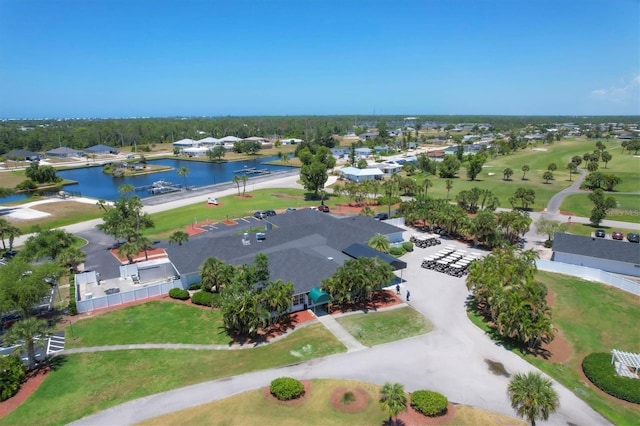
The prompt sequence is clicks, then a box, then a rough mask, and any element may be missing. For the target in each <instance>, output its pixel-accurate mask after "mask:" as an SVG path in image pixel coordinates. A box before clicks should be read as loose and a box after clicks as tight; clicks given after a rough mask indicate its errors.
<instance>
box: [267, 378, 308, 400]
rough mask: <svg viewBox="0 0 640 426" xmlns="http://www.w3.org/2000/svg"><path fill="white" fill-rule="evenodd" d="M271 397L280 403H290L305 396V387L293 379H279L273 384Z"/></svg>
mask: <svg viewBox="0 0 640 426" xmlns="http://www.w3.org/2000/svg"><path fill="white" fill-rule="evenodd" d="M269 390H270V391H271V395H273V396H275V397H276V398H278V399H279V400H280V401H289V400H291V399H297V398H300V397H301V396H302V395H304V385H303V384H302V382H301V381H300V380H296V379H294V378H293V377H279V378H277V379H274V380H273V381H272V382H271V386H270V388H269Z"/></svg>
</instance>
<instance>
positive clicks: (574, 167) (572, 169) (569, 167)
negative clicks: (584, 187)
mask: <svg viewBox="0 0 640 426" xmlns="http://www.w3.org/2000/svg"><path fill="white" fill-rule="evenodd" d="M567 170H569V182H571V181H572V179H571V176H573V174H574V173H578V166H577V165H576V163H573V162H571V163H569V164H567Z"/></svg>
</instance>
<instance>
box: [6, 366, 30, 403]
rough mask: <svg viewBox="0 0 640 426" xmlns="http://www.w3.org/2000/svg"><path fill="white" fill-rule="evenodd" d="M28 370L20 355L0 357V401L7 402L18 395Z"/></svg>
mask: <svg viewBox="0 0 640 426" xmlns="http://www.w3.org/2000/svg"><path fill="white" fill-rule="evenodd" d="M26 375H27V369H26V367H25V366H24V363H23V362H22V360H20V358H19V357H18V355H8V356H3V357H0V401H6V400H7V399H9V398H11V397H12V396H13V395H15V394H17V393H18V391H19V390H20V386H22V380H24V378H25V376H26Z"/></svg>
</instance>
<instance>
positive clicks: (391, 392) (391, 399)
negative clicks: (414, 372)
mask: <svg viewBox="0 0 640 426" xmlns="http://www.w3.org/2000/svg"><path fill="white" fill-rule="evenodd" d="M380 404H381V405H382V408H384V409H385V410H386V411H387V413H389V420H390V421H391V420H392V419H393V418H394V417H397V416H398V414H400V413H401V412H403V411H406V410H407V395H406V394H405V392H404V387H403V386H402V385H401V384H400V383H389V382H387V383H385V384H384V386H382V389H380Z"/></svg>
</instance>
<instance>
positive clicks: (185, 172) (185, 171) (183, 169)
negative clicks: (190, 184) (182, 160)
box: [177, 166, 189, 188]
mask: <svg viewBox="0 0 640 426" xmlns="http://www.w3.org/2000/svg"><path fill="white" fill-rule="evenodd" d="M177 174H178V176H182V177H183V178H184V187H185V188H186V187H187V175H188V174H189V168H188V167H185V166H182V167H180V168H179V169H178V171H177Z"/></svg>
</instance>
